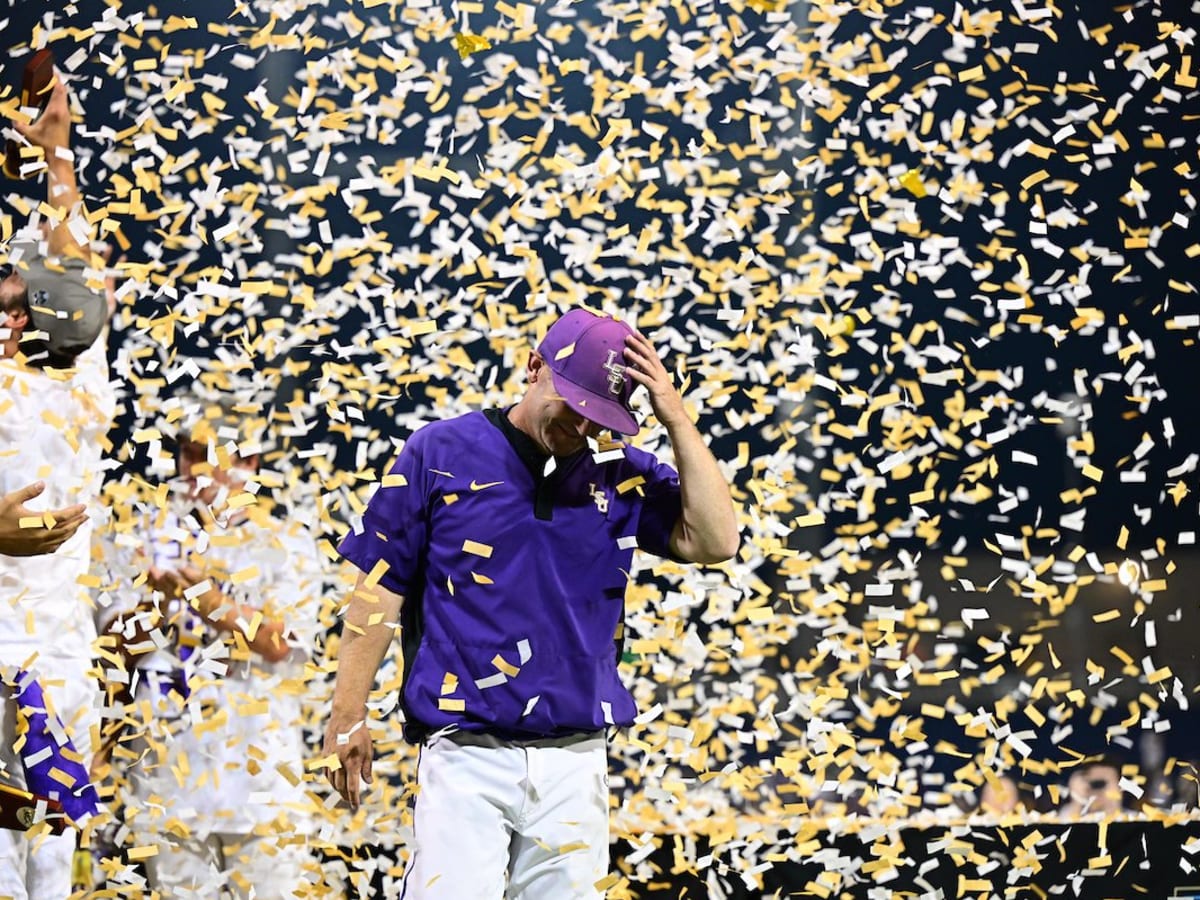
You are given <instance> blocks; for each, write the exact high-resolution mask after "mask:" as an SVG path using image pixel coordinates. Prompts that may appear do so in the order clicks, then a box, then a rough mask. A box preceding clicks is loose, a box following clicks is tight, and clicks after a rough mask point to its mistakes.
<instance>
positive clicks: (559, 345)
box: [538, 309, 638, 434]
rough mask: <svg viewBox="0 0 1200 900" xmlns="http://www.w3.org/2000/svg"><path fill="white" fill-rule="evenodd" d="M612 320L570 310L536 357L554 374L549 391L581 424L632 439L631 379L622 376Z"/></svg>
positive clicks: (616, 324)
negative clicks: (588, 423) (581, 419)
mask: <svg viewBox="0 0 1200 900" xmlns="http://www.w3.org/2000/svg"><path fill="white" fill-rule="evenodd" d="M630 334H633V329H632V328H630V327H629V326H628V325H626V324H625V323H624V322H621V321H619V320H617V319H611V318H609V317H608V316H598V315H596V314H595V313H592V312H589V311H588V310H586V309H573V310H571V311H570V312H568V313H566V314H565V315H564V316H562V317H561V318H560V319H559V320H558V321H557V322H555V323H554V324H553V325H551V326H550V330H549V331H547V332H546V337H545V338H543V339H542V342H541V344H539V345H538V353H540V354H541V355H542V357H543V358H544V359H545V360H546V365H548V366H549V367H550V371H551V372H553V373H554V387H555V389H556V390H557V391H558V392H559V393H560V394H562V396H563V398H564V399H565V400H566V401H567V403H569V404H570V406H571V409H573V410H575V412H577V413H579V414H580V415H581V416H583V417H584V418H585V419H588V420H589V421H591V422H595V423H596V424H597V425H601V426H603V427H604V428H607V429H609V430H610V431H613V432H616V433H618V434H637V432H638V423H637V420H636V419H634V417H633V413H631V412H630V411H629V395H630V394H632V393H633V388H634V383H633V379H631V378H630V377H629V375H628V374H626V372H625V368H626V366H625V337H626V335H630Z"/></svg>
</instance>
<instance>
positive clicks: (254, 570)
mask: <svg viewBox="0 0 1200 900" xmlns="http://www.w3.org/2000/svg"><path fill="white" fill-rule="evenodd" d="M177 521H179V519H176V520H171V519H167V520H165V521H160V523H159V528H158V529H156V530H154V531H153V532H152V531H151V530H150V529H149V528H147V530H146V532H145V533H144V534H143V535H141V536H139V535H135V534H127V535H122V536H121V537H120V538H119V543H120V544H122V545H125V546H120V547H114V548H113V549H112V550H111V551H109V552H108V553H107V556H108V557H109V559H110V574H111V576H112V583H116V584H119V585H121V586H122V587H120V588H119V589H118V590H117V591H116V593H115V597H114V600H113V603H112V605H111V607H110V608H109V610H108V611H107V612H106V613H105V616H106V618H108V619H112V618H114V617H115V615H116V614H118V613H120V612H127V611H129V610H132V609H134V608H135V607H136V606H137V605H138V604H139V603H140V602H143V601H145V600H146V599H147V598H148V597H149V593H148V592H149V588H147V587H146V586H145V585H143V586H141V587H138V588H133V587H131V585H132V583H133V581H134V580H135V579H136V578H137V577H138V576H139V575H140V574H141V573H142V572H144V571H145V568H146V566H147V565H148V564H149V562H150V560H151V558H152V557H154V556H156V557H157V561H158V564H159V565H160V566H170V564H171V563H170V560H169V559H167V558H164V555H165V557H170V556H172V555H178V554H179V553H180V552H182V553H183V554H186V553H187V552H188V549H189V545H191V546H192V547H193V548H195V547H200V546H203V545H204V542H205V541H207V547H206V548H205V549H203V551H202V553H201V556H200V558H201V559H202V560H203V567H204V571H205V574H206V576H207V577H209V579H210V580H212V581H213V582H214V583H215V584H216V585H217V586H218V587H219V588H220V589H221V591H222V592H223V593H225V594H226V595H227V596H230V597H232V598H233V599H235V600H236V601H237V602H238V603H241V604H246V605H248V606H251V607H254V608H255V609H259V610H263V611H264V613H266V614H268V615H279V616H281V617H282V618H283V620H284V621H285V622H286V623H287V628H288V631H289V637H288V644H289V646H290V647H291V648H292V651H291V654H290V655H289V656H288V657H287V658H285V659H283V660H282V661H279V662H268V661H267V660H265V659H263V658H262V657H261V656H258V655H257V654H251V655H250V658H249V659H243V660H234V659H231V658H230V646H231V645H232V641H230V640H229V635H228V634H227V633H221V632H218V631H217V630H216V629H214V628H213V627H212V626H209V625H206V624H204V623H202V622H201V621H200V620H199V619H198V617H195V616H194V615H192V614H187V615H185V616H184V618H182V619H180V620H179V624H180V625H182V626H183V627H182V628H180V629H179V630H180V632H181V633H182V635H183V642H182V643H181V644H177V645H175V646H171V647H167V648H165V649H163V650H158V651H155V652H153V653H150V654H146V655H143V656H141V657H139V660H138V667H139V681H140V684H139V688H138V694H137V699H138V700H142V699H149V700H150V701H151V706H152V708H153V709H154V711H155V713H156V715H157V716H158V719H157V721H156V722H154V723H153V724H152V725H150V727H148V728H147V733H146V735H145V736H144V737H143V738H142V739H139V740H137V741H134V742H133V743H132V744H130V745H129V746H130V747H131V748H133V749H135V750H136V751H138V752H139V753H142V756H141V759H140V761H139V762H138V763H137V764H136V765H134V766H132V767H130V769H129V776H130V782H131V783H130V788H131V791H132V794H133V796H134V798H136V803H135V804H134V808H133V810H132V815H131V816H130V824H131V825H132V826H133V827H134V828H135V830H146V831H150V832H158V831H161V829H162V827H163V826H164V824H165V823H166V822H168V821H169V820H171V819H173V818H178V819H179V820H180V821H182V822H183V823H184V824H185V825H186V826H187V827H188V828H189V829H190V830H191V833H192V836H193V837H198V838H200V839H203V838H204V836H205V835H207V834H210V833H218V832H220V833H243V834H245V833H249V832H251V831H253V830H254V828H255V826H259V825H264V824H266V823H268V822H271V821H272V820H276V819H277V817H279V816H281V815H282V816H283V820H282V821H283V822H284V823H285V824H284V825H283V830H284V831H288V832H301V833H303V832H306V831H307V830H308V828H309V827H310V825H311V816H310V815H309V813H308V812H307V811H306V808H307V806H308V801H307V799H306V798H305V796H304V790H303V784H302V781H301V779H302V778H303V776H304V759H305V756H306V753H305V748H304V742H303V738H302V732H301V725H302V722H301V717H302V698H303V696H304V694H305V692H306V687H305V681H304V678H305V662H306V661H307V659H308V658H309V653H310V650H311V648H312V646H313V644H314V641H315V637H316V632H317V629H318V612H319V609H320V600H321V596H322V592H323V580H322V579H323V571H324V570H323V564H322V562H321V560H320V558H319V556H318V553H317V549H316V545H315V542H314V541H313V539H312V537H311V536H310V535H309V534H308V532H307V530H306V529H305V527H304V526H303V525H301V524H300V523H298V522H296V521H295V520H289V521H288V522H283V521H280V520H278V519H273V518H271V517H270V516H269V515H266V514H265V513H264V512H263V511H261V510H258V509H255V510H253V511H252V516H251V518H250V519H247V520H246V521H243V522H242V523H241V524H238V525H234V526H231V527H229V528H227V529H224V530H214V531H213V532H211V533H209V534H207V535H206V536H197V537H198V540H197V538H193V536H191V535H189V534H185V533H184V532H183V531H182V530H180V529H179V527H178V526H177V525H176V524H174V523H175V522H177ZM184 521H186V520H185V519H184ZM176 540H178V541H179V543H180V544H181V545H182V547H169V549H168V547H166V546H164V545H170V544H173V543H174V542H175V541H176ZM131 545H134V546H131ZM155 547H157V550H156V549H155ZM105 599H107V598H105ZM189 632H190V633H189ZM172 691H174V692H175V693H174V694H173V695H172V693H171V692H172ZM143 751H144V752H143Z"/></svg>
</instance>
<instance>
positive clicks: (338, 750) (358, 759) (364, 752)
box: [322, 713, 375, 812]
mask: <svg viewBox="0 0 1200 900" xmlns="http://www.w3.org/2000/svg"><path fill="white" fill-rule="evenodd" d="M364 715H365V713H364ZM322 752H323V753H324V755H325V756H336V757H337V759H338V762H339V763H340V764H341V765H340V766H339V767H338V768H336V769H335V768H333V767H331V766H327V767H326V769H325V777H326V778H328V779H329V783H330V784H331V785H332V786H333V789H334V790H335V791H337V792H338V793H339V794H341V796H342V799H343V800H345V801H346V802H347V803H348V804H350V811H351V812H355V811H357V810H358V805H359V800H360V797H361V783H360V779H361V781H365V782H366V783H367V784H370V783H371V762H372V760H373V759H374V757H375V747H374V744H373V743H372V741H371V732H370V731H369V730H368V729H367V723H366V721H365V720H364V719H359V720H358V721H357V722H343V721H339V720H338V718H336V717H334V718H331V719H330V720H329V725H328V726H327V727H326V729H325V746H324V748H323V750H322Z"/></svg>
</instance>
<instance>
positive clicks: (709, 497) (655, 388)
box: [625, 334, 738, 563]
mask: <svg viewBox="0 0 1200 900" xmlns="http://www.w3.org/2000/svg"><path fill="white" fill-rule="evenodd" d="M625 359H626V361H627V362H628V363H629V364H630V365H629V367H628V368H627V370H626V371H627V372H628V373H629V377H630V378H632V379H633V380H634V381H635V382H636V383H637V384H640V385H644V386H645V388H646V391H647V393H648V394H649V395H650V406H651V407H652V408H653V409H654V414H655V415H656V416H657V417H658V420H659V421H660V422H662V424H663V427H664V428H666V429H667V437H668V438H669V439H670V441H671V447H672V449H673V450H674V451H675V468H676V469H677V470H678V471H679V490H680V494H681V495H682V501H683V510H682V512H681V513H680V515H679V521H678V522H676V523H675V528H674V530H673V531H672V532H671V552H672V553H673V554H675V555H676V556H677V557H679V558H680V559H684V560H687V561H688V562H696V563H718V562H724V561H725V560H727V559H730V558H731V557H732V556H733V555H734V554H735V553H737V548H738V529H737V517H736V516H735V515H734V511H733V498H732V497H731V496H730V493H729V485H728V483H727V482H726V481H725V476H724V475H722V474H721V469H720V467H719V466H718V465H717V460H716V459H715V458H714V457H713V455H712V451H711V450H709V449H708V445H707V444H705V443H704V438H703V437H701V436H700V432H699V431H697V430H696V426H695V425H693V424H692V420H691V419H689V418H688V414H687V410H686V409H685V408H684V405H683V398H682V397H681V396H680V395H679V391H677V390H676V389H675V386H674V385H673V384H672V383H671V376H670V374H669V373H668V372H667V370H666V367H665V366H664V365H663V363H662V360H661V359H660V358H659V356H658V353H657V352H656V351H655V349H654V347H653V345H652V344H651V343H650V341H648V340H647V339H646V338H645V337H644V336H643V335H641V334H633V335H630V336H629V337H627V338H626V339H625Z"/></svg>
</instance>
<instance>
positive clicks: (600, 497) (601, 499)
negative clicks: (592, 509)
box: [588, 484, 608, 516]
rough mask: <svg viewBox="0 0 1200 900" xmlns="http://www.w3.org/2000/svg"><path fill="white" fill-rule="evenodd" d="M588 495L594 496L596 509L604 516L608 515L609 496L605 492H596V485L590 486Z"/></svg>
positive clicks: (593, 500)
mask: <svg viewBox="0 0 1200 900" xmlns="http://www.w3.org/2000/svg"><path fill="white" fill-rule="evenodd" d="M588 493H589V494H591V495H592V502H594V503H595V504H596V509H598V510H600V514H601V515H602V516H607V515H608V494H606V493H604V491H599V490H596V485H594V484H589V485H588Z"/></svg>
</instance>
